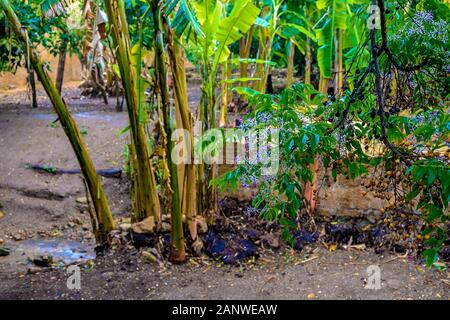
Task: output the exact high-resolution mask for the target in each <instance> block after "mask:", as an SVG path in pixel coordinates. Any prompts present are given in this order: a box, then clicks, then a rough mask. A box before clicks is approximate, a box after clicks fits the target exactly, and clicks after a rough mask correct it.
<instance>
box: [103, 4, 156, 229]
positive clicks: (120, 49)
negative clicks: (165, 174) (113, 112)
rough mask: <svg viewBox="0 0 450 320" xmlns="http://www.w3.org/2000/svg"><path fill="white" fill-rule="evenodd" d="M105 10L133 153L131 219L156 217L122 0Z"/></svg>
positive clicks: (153, 188)
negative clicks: (118, 71) (133, 182)
mask: <svg viewBox="0 0 450 320" xmlns="http://www.w3.org/2000/svg"><path fill="white" fill-rule="evenodd" d="M104 3H105V10H106V13H107V15H108V21H109V23H110V26H111V28H110V31H111V35H112V39H113V43H114V48H115V52H113V53H114V54H115V56H116V60H117V64H118V66H119V70H120V74H121V79H122V85H123V88H124V93H125V100H126V102H127V109H128V117H129V121H130V128H131V133H130V135H131V140H132V141H131V143H132V144H133V148H132V150H134V154H132V155H131V156H132V157H133V158H134V157H135V159H136V161H135V162H134V168H133V169H134V170H135V171H136V174H135V179H136V181H135V185H136V186H137V188H136V189H135V190H134V191H133V192H134V195H135V199H134V201H133V202H134V215H133V220H134V221H140V220H142V219H144V218H146V217H148V216H154V218H155V221H156V222H159V221H160V218H161V207H160V202H159V198H158V191H157V188H156V180H155V174H154V170H153V166H152V163H151V160H150V155H149V150H148V146H147V135H146V133H145V130H144V125H145V124H144V123H141V122H140V121H139V105H138V98H137V94H138V93H137V92H136V88H137V86H136V82H137V75H136V73H135V71H134V68H133V67H132V64H131V49H130V39H129V33H128V24H127V20H126V14H125V7H124V3H123V0H118V1H113V0H104Z"/></svg>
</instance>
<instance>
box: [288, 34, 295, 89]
mask: <svg viewBox="0 0 450 320" xmlns="http://www.w3.org/2000/svg"><path fill="white" fill-rule="evenodd" d="M294 56H295V44H294V41H292V39H290V40H289V56H288V67H287V76H286V88H288V87H290V86H291V85H292V83H293V82H294Z"/></svg>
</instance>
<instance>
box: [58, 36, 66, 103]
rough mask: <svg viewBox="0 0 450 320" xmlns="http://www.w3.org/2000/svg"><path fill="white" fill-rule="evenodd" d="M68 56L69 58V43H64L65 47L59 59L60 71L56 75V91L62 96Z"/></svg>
mask: <svg viewBox="0 0 450 320" xmlns="http://www.w3.org/2000/svg"><path fill="white" fill-rule="evenodd" d="M66 56H67V43H66V42H65V43H64V47H63V48H62V49H61V51H60V52H59V59H58V71H57V73H56V89H57V90H58V93H59V94H61V90H62V85H63V82H64V70H65V68H66Z"/></svg>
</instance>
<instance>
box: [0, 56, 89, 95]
mask: <svg viewBox="0 0 450 320" xmlns="http://www.w3.org/2000/svg"><path fill="white" fill-rule="evenodd" d="M41 57H42V59H43V61H45V62H48V63H49V66H50V70H51V72H50V74H51V77H52V79H53V80H56V72H57V69H58V56H56V57H54V56H52V55H51V54H50V53H49V52H48V51H46V50H43V51H41ZM80 80H81V64H80V60H79V59H78V57H77V56H76V55H70V54H69V53H68V54H67V57H66V68H65V70H64V83H68V82H74V81H80ZM26 85H27V70H26V68H18V69H17V72H16V73H15V74H13V73H11V72H4V73H0V90H12V89H16V88H23V87H26ZM36 85H37V86H38V88H40V87H41V85H40V83H39V81H37V79H36Z"/></svg>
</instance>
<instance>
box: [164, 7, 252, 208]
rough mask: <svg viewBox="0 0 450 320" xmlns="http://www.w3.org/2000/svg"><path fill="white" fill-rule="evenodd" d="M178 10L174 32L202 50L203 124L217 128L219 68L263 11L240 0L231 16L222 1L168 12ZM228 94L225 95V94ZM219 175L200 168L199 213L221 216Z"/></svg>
mask: <svg viewBox="0 0 450 320" xmlns="http://www.w3.org/2000/svg"><path fill="white" fill-rule="evenodd" d="M177 6H178V9H177V12H176V14H175V17H174V19H173V21H172V24H171V28H172V29H173V30H174V32H175V33H176V35H177V36H179V37H180V36H182V35H186V37H187V38H188V40H189V41H192V42H193V43H194V44H195V45H196V46H197V47H198V49H199V52H200V57H201V58H200V60H201V72H200V73H201V78H202V86H201V90H202V96H201V102H200V110H199V120H200V121H201V122H202V126H203V130H204V131H206V130H208V129H213V128H216V126H217V123H216V122H217V121H216V112H217V99H216V94H215V93H216V90H217V88H218V81H216V78H217V74H218V71H219V68H220V66H221V65H223V63H225V62H226V61H227V59H228V58H229V56H230V50H229V48H228V46H229V45H231V44H232V43H235V42H237V41H239V40H240V39H241V38H242V37H243V35H245V34H246V33H247V32H248V31H249V29H250V28H251V27H252V26H253V24H254V23H255V20H256V19H257V17H258V15H259V13H260V10H259V9H258V8H257V7H256V6H255V5H254V4H253V3H252V1H250V0H236V1H234V2H233V4H232V8H231V10H230V11H229V13H227V11H228V10H225V8H224V4H223V3H222V2H221V1H218V0H191V1H188V0H181V1H179V0H172V1H169V3H168V5H167V8H168V10H173V9H174V8H175V7H177ZM223 94H224V93H223ZM216 174H217V165H216V164H212V165H208V166H206V165H204V164H203V162H202V163H200V165H199V167H198V182H197V188H198V197H197V200H198V212H199V213H202V212H209V213H212V212H217V189H216V187H211V188H208V182H209V181H210V180H212V179H213V178H214V177H215V176H216Z"/></svg>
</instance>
